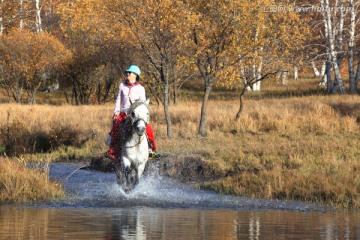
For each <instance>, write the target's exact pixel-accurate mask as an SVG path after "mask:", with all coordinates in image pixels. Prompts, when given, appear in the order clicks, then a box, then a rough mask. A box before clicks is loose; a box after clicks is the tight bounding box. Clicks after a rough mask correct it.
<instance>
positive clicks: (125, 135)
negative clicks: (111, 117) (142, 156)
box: [119, 115, 133, 145]
mask: <svg viewBox="0 0 360 240" xmlns="http://www.w3.org/2000/svg"><path fill="white" fill-rule="evenodd" d="M132 124H133V122H132V118H131V116H130V115H128V116H127V117H126V118H125V120H124V121H123V122H122V123H120V129H119V130H120V144H121V145H123V144H125V143H126V142H127V141H128V140H129V139H130V138H131V135H132Z"/></svg>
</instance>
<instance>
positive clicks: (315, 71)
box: [310, 61, 320, 77]
mask: <svg viewBox="0 0 360 240" xmlns="http://www.w3.org/2000/svg"><path fill="white" fill-rule="evenodd" d="M310 63H311V67H312V69H313V71H314V75H315V77H319V76H320V73H319V70H318V69H317V67H316V65H315V62H314V61H311V62H310Z"/></svg>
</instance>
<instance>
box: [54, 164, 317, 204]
mask: <svg viewBox="0 0 360 240" xmlns="http://www.w3.org/2000/svg"><path fill="white" fill-rule="evenodd" d="M77 168H79V165H78V164H68V163H56V164H51V168H50V177H51V178H53V179H57V180H58V181H60V182H62V183H63V186H64V188H65V189H66V191H67V193H68V198H67V199H66V200H65V201H61V202H56V203H49V204H51V205H54V204H57V205H58V206H59V205H60V207H66V206H69V207H106V208H109V207H135V206H147V207H162V208H179V207H180V208H206V209H220V208H221V209H243V210H254V209H282V210H297V211H322V210H323V209H322V208H321V207H318V206H316V205H313V204H309V203H303V202H292V201H278V200H262V199H252V198H245V197H239V196H229V195H219V194H216V193H214V192H212V191H204V190H197V189H194V188H192V187H191V186H189V185H187V184H184V183H179V182H177V181H175V180H173V179H169V178H167V177H164V176H160V175H159V174H158V173H157V170H156V167H153V168H151V169H148V171H147V173H148V174H146V175H144V176H143V177H142V178H141V180H140V183H139V184H138V185H137V186H136V187H135V189H134V190H133V191H132V192H131V193H130V194H126V193H125V192H124V191H123V190H122V189H121V187H120V186H119V185H118V184H117V183H116V176H115V173H105V172H99V171H91V170H78V171H76V172H75V173H73V172H74V170H76V169H77ZM72 173H73V174H72ZM70 174H72V175H71V177H68V176H69V175H70ZM67 177H68V178H67Z"/></svg>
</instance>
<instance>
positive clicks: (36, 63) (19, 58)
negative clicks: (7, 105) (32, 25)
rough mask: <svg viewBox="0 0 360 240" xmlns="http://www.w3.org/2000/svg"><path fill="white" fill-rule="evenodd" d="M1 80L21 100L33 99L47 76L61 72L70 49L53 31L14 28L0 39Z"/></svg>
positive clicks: (68, 57) (34, 101)
mask: <svg viewBox="0 0 360 240" xmlns="http://www.w3.org/2000/svg"><path fill="white" fill-rule="evenodd" d="M0 55H1V56H2V58H0V65H1V75H0V77H1V78H0V83H1V87H2V88H4V89H5V90H6V92H7V94H8V96H10V97H12V98H13V99H14V100H15V101H16V102H17V103H21V102H22V100H23V95H24V94H25V93H26V95H27V99H28V103H32V104H34V103H36V93H37V91H38V89H39V88H40V86H41V84H42V83H43V81H44V80H45V79H46V76H51V75H53V74H54V73H55V72H62V71H63V70H64V68H65V67H66V64H67V63H68V61H69V60H70V59H71V54H70V52H69V51H68V50H67V49H66V48H65V46H64V45H63V44H62V43H60V42H59V41H58V40H57V39H55V38H54V37H53V36H52V35H50V34H48V33H46V32H43V33H41V34H35V33H33V32H30V31H28V30H26V29H14V30H12V31H11V32H10V33H9V34H7V35H4V36H2V37H1V39H0Z"/></svg>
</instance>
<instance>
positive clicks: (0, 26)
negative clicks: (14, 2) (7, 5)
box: [0, 0, 4, 36]
mask: <svg viewBox="0 0 360 240" xmlns="http://www.w3.org/2000/svg"><path fill="white" fill-rule="evenodd" d="M3 9H4V0H1V2H0V36H1V35H2V34H3V32H4V20H3V19H4V18H3V15H4V11H3Z"/></svg>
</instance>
